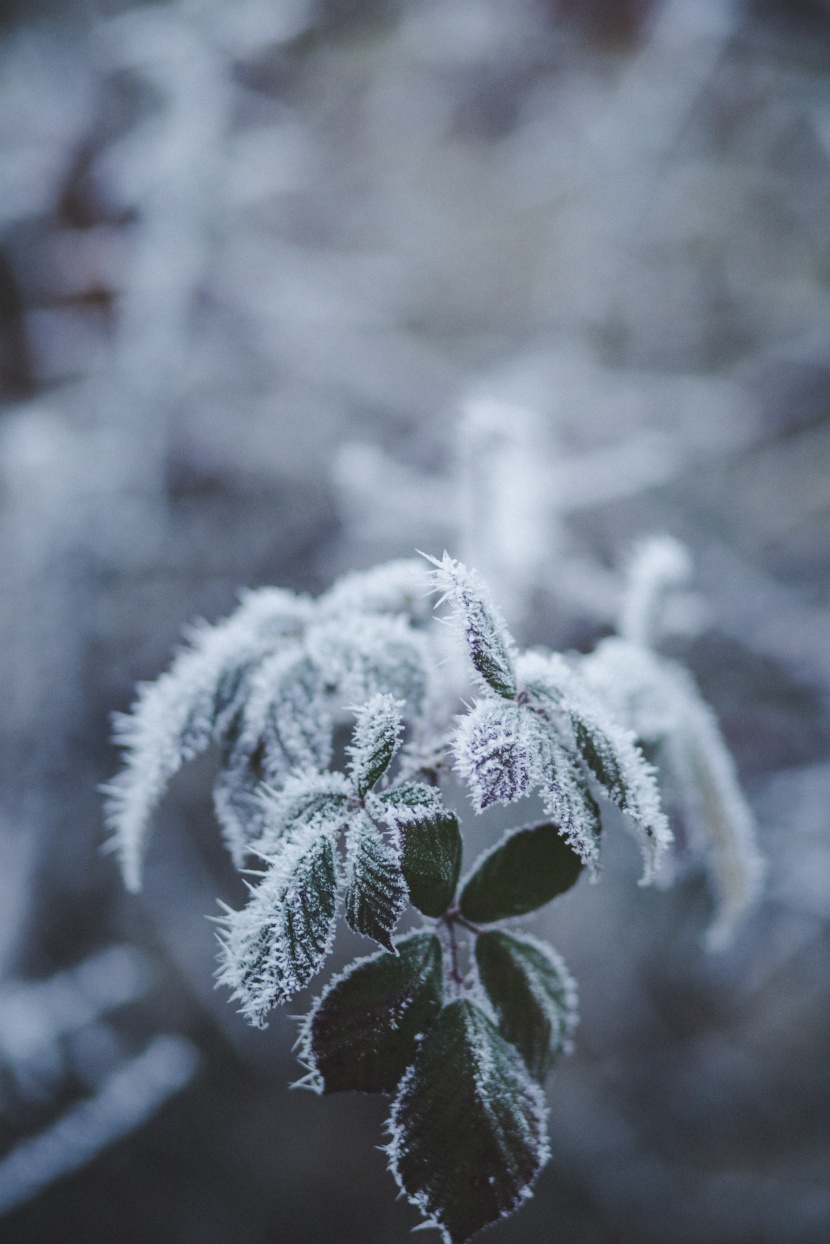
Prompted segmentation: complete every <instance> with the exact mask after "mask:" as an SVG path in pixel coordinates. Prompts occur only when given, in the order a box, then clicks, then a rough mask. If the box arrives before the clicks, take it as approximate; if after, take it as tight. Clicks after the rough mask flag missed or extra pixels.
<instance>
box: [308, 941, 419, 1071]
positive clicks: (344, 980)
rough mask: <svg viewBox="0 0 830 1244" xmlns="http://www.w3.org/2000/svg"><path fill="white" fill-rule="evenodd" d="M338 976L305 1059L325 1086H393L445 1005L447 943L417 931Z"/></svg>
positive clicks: (314, 1014)
mask: <svg viewBox="0 0 830 1244" xmlns="http://www.w3.org/2000/svg"><path fill="white" fill-rule="evenodd" d="M395 949H396V951H397V954H389V953H388V952H386V951H381V952H379V953H378V954H375V955H372V956H371V958H368V959H363V960H360V961H359V962H358V963H354V964H352V965H351V967H349V968H347V969H346V971H345V972H344V973H343V975H342V976H340V977H338V978H336V979H335V980H333V981H332V982H331V983H330V984H329V985H328V986H327V987H326V989H325V991H324V992H323V994H322V996H321V997H320V998H319V1000H318V1001H317V1003H316V1005H315V1007H314V1009H313V1010H312V1011H311V1013H310V1014H309V1015H308V1017H307V1018H306V1020H305V1023H304V1025H303V1031H302V1033H301V1036H300V1058H301V1060H302V1061H303V1062H304V1063H305V1064H306V1065H307V1066H308V1068H309V1070H310V1071H311V1073H312V1077H311V1080H312V1083H313V1084H314V1086H315V1087H316V1088H317V1089H319V1091H320V1092H322V1093H336V1092H339V1091H341V1090H342V1089H359V1090H360V1091H361V1092H363V1093H392V1092H394V1091H395V1088H396V1087H397V1085H398V1082H399V1080H400V1079H401V1076H402V1075H403V1073H404V1072H405V1071H406V1068H407V1067H408V1066H409V1064H410V1063H411V1062H412V1060H413V1058H414V1057H415V1053H416V1050H417V1044H418V1039H419V1038H420V1037H421V1035H422V1034H425V1033H427V1032H428V1031H429V1029H430V1028H431V1026H432V1024H433V1022H434V1020H435V1017H436V1016H437V1014H438V1012H439V1011H440V1010H441V1003H442V1000H443V997H442V965H441V943H440V942H439V940H438V938H437V937H436V936H435V935H434V934H433V933H412V934H410V935H409V936H408V937H402V938H400V939H399V940H397V941H396V942H395Z"/></svg>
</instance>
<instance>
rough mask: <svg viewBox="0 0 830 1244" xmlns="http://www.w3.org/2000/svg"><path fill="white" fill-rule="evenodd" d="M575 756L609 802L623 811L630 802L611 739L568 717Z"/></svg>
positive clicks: (573, 715)
mask: <svg viewBox="0 0 830 1244" xmlns="http://www.w3.org/2000/svg"><path fill="white" fill-rule="evenodd" d="M569 716H570V722H571V727H572V729H573V732H574V739H575V740H576V745H577V747H578V749H579V754H580V756H581V757H582V759H583V760H584V761H585V763H586V765H587V766H588V768H589V769H590V770H591V772H592V773H593V775H594V777H595V778H596V779H597V781H598V782H599V784H600V786H601V787H602V789H603V790H604V791H605V793H606V795H607V796H608V798H609V799H611V800H612V801H613V802H614V803H615V804H616V805H617V807H619V808H622V809H626V808H627V807H628V806H629V803H630V802H631V801H630V799H629V794H628V788H627V784H626V780H625V772H624V770H623V766H622V763H621V761H620V757H619V755H618V753H617V750H616V748H615V747H614V745H613V743H612V742H611V740H610V739H609V738H608V736H607V735H606V734H604V733H603V731H602V730H600V729H598V727H597V726H596V725H595V724H594V723H593V722H588V721H586V720H585V719H584V718H583V717H580V716H579V715H578V714H577V713H575V712H571V713H570V714H569Z"/></svg>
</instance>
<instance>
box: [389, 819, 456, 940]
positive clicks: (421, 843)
mask: <svg viewBox="0 0 830 1244" xmlns="http://www.w3.org/2000/svg"><path fill="white" fill-rule="evenodd" d="M401 868H402V870H403V875H404V878H405V879H406V884H407V886H408V887H409V898H410V900H411V902H412V903H414V905H415V906H416V907H417V908H418V910H419V911H422V912H423V913H424V915H425V916H435V917H437V916H442V915H443V914H444V912H445V911H446V910H447V908H448V907H449V905H450V903H451V902H452V900H453V898H454V896H455V887H456V886H457V885H458V874H459V873H460V871H461V832H460V830H459V828H458V817H457V816H456V815H455V813H454V812H441V813H438V815H437V816H434V817H432V818H431V819H430V820H428V821H420V822H418V823H416V824H414V825H404V826H403V828H402V830H401Z"/></svg>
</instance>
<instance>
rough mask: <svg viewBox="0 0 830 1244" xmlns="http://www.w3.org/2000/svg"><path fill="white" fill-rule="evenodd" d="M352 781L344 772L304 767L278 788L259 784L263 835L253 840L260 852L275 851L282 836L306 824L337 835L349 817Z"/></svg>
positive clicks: (261, 833)
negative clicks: (320, 771)
mask: <svg viewBox="0 0 830 1244" xmlns="http://www.w3.org/2000/svg"><path fill="white" fill-rule="evenodd" d="M350 795H351V790H350V787H349V782H348V780H347V779H346V777H345V775H344V774H342V773H329V772H325V773H318V772H317V771H316V770H314V769H301V770H299V771H297V772H295V773H292V774H291V776H290V777H288V778H287V779H286V781H285V783H284V784H283V785H282V786H281V787H279V788H278V789H276V790H275V789H273V788H271V787H269V786H260V787H259V788H258V790H257V793H256V800H257V803H258V805H259V824H260V827H261V829H260V836H259V838H258V839H257V841H256V842H255V843H254V844H253V847H254V849H255V850H256V851H257V853H258V854H259V855H265V856H267V855H271V854H274V853H275V852H276V851H277V849H278V848H279V846H280V844H281V842H282V839H283V838H284V837H285V836H286V835H289V834H293V833H296V832H297V831H298V830H300V829H303V828H308V829H314V830H326V831H327V832H328V833H329V834H334V835H336V834H337V833H339V831H340V830H341V829H343V828H344V827H345V825H346V824H347V821H348V818H349V797H350Z"/></svg>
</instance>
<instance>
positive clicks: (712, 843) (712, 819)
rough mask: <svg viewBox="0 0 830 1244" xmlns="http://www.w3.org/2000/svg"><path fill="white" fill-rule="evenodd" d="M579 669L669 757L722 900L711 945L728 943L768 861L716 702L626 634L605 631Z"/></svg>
mask: <svg viewBox="0 0 830 1244" xmlns="http://www.w3.org/2000/svg"><path fill="white" fill-rule="evenodd" d="M582 670H583V673H584V675H585V677H586V679H587V680H588V681H589V682H590V684H591V686H592V687H593V688H594V690H595V692H596V694H597V695H599V696H602V697H603V698H604V699H605V700H607V701H608V702H610V703H611V704H612V705H613V707H614V710H615V712H616V713H617V714H618V715H619V717H620V718H621V720H622V721H624V723H625V724H626V725H627V726H628V727H629V729H631V730H632V731H634V732H635V733H636V734H637V735H638V737H639V738H641V739H642V740H643V741H644V743H645V744H646V745H647V746H650V747H652V748H653V749H654V751H655V754H656V755H659V756H660V757H661V759H662V761H663V762H664V765H665V771H664V773H663V783H664V786H665V785H666V784H668V786H669V787H670V789H671V791H672V792H673V794H674V796H675V800H676V803H677V810H678V813H679V816H680V819H681V821H682V822H683V824H684V827H685V830H686V836H687V839H688V842H689V845H690V847H691V849H692V851H693V853H695V854H697V855H700V856H702V857H703V858H704V859H705V860H706V863H707V865H708V869H709V873H710V877H711V880H712V884H713V888H714V890H715V896H716V901H717V908H716V912H715V918H714V921H713V923H712V926H711V928H710V930H709V932H708V934H707V945H708V946H709V948H710V949H718V948H721V947H723V946H725V945H728V943H729V941H730V940H731V938H732V936H733V933H734V930H735V927H736V926H737V924H738V923H739V921H740V920H741V919H742V918H743V917H744V916H745V914H746V912H747V911H748V910H749V909H750V908H751V907H752V906H753V904H754V903H755V902H757V899H758V896H759V894H760V892H761V888H762V883H763V874H764V863H763V859H762V856H761V854H760V851H759V849H758V845H757V835H756V829H755V822H754V817H753V815H752V812H751V810H750V808H749V806H748V804H747V802H746V799H745V798H744V795H743V793H742V791H741V788H740V784H739V782H738V778H737V774H736V772H735V766H734V762H733V760H732V757H731V756H730V754H729V750H728V748H727V746H726V744H725V742H724V740H723V737H722V735H721V732H720V729H719V727H718V724H717V721H716V719H715V716H714V714H713V712H712V710H711V709H710V708H709V706H708V705H707V704H706V703H705V701H704V700H703V698H702V697H701V695H700V692H699V691H698V689H697V686H696V685H695V682H694V679H693V678H692V677H691V676H690V675H689V673H688V672H687V671H686V670H684V669H683V667H682V666H680V665H678V664H677V662H675V661H671V660H668V659H667V658H665V657H661V656H658V655H657V654H656V653H653V652H651V651H649V650H648V649H647V648H643V647H641V646H639V645H637V644H632V643H629V642H627V641H625V640H622V639H616V638H611V639H606V640H603V642H602V643H601V644H600V645H598V647H597V649H596V650H595V651H594V652H593V653H591V654H590V656H588V657H585V658H584V659H583V662H582Z"/></svg>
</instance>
